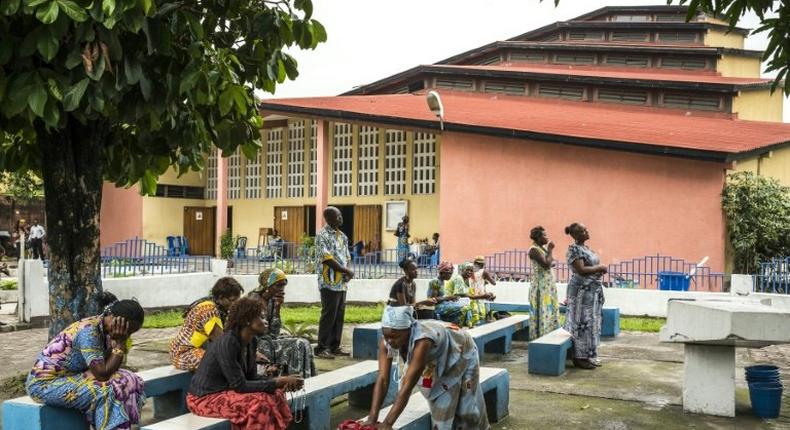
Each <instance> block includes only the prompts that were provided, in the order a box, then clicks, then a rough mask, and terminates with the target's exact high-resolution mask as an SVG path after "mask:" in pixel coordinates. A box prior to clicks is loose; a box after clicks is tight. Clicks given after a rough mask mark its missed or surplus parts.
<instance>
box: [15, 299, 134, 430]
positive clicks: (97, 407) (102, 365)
mask: <svg viewBox="0 0 790 430" xmlns="http://www.w3.org/2000/svg"><path fill="white" fill-rule="evenodd" d="M143 316H144V314H143V308H142V307H140V305H139V304H138V303H137V302H135V301H133V300H121V301H116V302H113V303H111V304H110V305H108V306H107V307H106V308H105V309H104V312H103V313H102V314H101V315H96V316H92V317H88V318H85V319H83V320H80V321H77V322H75V323H73V324H71V325H70V326H68V327H66V329H64V330H63V331H62V332H60V333H59V334H58V335H57V336H55V338H54V339H52V340H51V341H50V342H49V344H48V345H47V347H46V348H44V350H43V351H42V352H41V353H40V354H39V355H38V359H37V360H36V363H35V364H34V365H33V370H32V371H31V372H30V374H29V375H28V377H27V381H26V382H25V389H26V390H27V393H28V394H29V395H30V397H31V398H32V399H33V400H35V401H37V402H39V403H44V404H46V405H50V406H60V407H62V408H69V409H77V410H80V411H82V412H83V413H84V414H85V417H86V418H87V420H88V422H89V423H90V425H91V426H92V428H95V429H97V430H113V429H124V430H125V429H130V428H131V427H132V424H137V423H138V422H139V421H140V408H142V406H143V403H144V401H145V394H143V381H142V379H140V377H139V376H137V375H136V374H134V373H132V372H130V371H128V370H125V369H121V363H122V362H123V358H124V355H125V354H126V339H127V338H128V337H129V335H130V334H132V333H134V332H136V331H137V330H139V329H140V327H142V325H143Z"/></svg>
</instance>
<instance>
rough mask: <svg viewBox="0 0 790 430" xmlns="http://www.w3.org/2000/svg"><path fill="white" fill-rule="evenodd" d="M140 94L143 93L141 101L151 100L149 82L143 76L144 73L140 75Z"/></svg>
mask: <svg viewBox="0 0 790 430" xmlns="http://www.w3.org/2000/svg"><path fill="white" fill-rule="evenodd" d="M140 92H142V93H143V99H145V100H146V101H147V100H151V81H149V80H148V78H147V77H146V76H145V74H144V73H141V74H140Z"/></svg>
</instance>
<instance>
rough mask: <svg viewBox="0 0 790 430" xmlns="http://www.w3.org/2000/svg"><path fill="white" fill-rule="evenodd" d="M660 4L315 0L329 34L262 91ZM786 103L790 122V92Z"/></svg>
mask: <svg viewBox="0 0 790 430" xmlns="http://www.w3.org/2000/svg"><path fill="white" fill-rule="evenodd" d="M676 3H677V2H676ZM656 4H666V3H665V2H663V0H648V1H644V0H627V1H612V0H609V1H600V0H561V1H560V5H559V6H558V7H555V6H554V2H553V1H552V0H545V1H543V2H540V1H539V0H489V1H487V2H481V1H479V0H476V1H472V0H397V1H393V0H313V6H314V13H313V15H314V18H315V19H317V20H319V21H320V22H321V23H322V24H323V25H324V27H326V30H327V33H328V38H327V42H326V43H323V44H320V45H318V48H316V49H315V50H298V49H292V50H289V51H288V52H289V53H290V54H291V55H292V56H294V58H296V60H297V61H298V62H299V77H298V78H297V79H296V80H295V81H286V82H285V83H283V84H281V85H278V86H277V91H276V93H275V94H274V95H270V94H268V93H267V94H263V98H272V97H277V98H282V97H315V96H333V95H337V94H340V93H342V92H345V91H348V90H350V89H352V88H354V87H356V86H359V85H364V84H368V83H371V82H374V81H377V80H379V79H382V78H385V77H387V76H390V75H393V74H395V73H399V72H402V71H404V70H407V69H410V68H412V67H414V66H417V65H420V64H432V63H435V62H437V61H440V60H443V59H445V58H448V57H450V56H453V55H455V54H459V53H461V52H464V51H468V50H470V49H473V48H476V47H479V46H482V45H486V44H488V43H491V42H494V41H497V40H505V39H509V38H511V37H514V36H517V35H519V34H522V33H525V32H527V31H529V30H533V29H536V28H539V27H542V26H544V25H548V24H551V23H553V22H556V21H566V20H570V19H572V18H574V17H576V16H579V15H582V14H584V13H587V12H590V11H592V10H595V9H598V8H600V7H603V6H618V5H626V6H629V5H631V6H633V5H656ZM484 5H485V6H484ZM758 24H759V20H758V19H757V17H756V16H754V15H748V16H745V17H744V18H743V19H742V20H741V22H740V23H739V25H740V26H741V27H745V28H752V29H753V28H756V27H757V26H758ZM767 43H768V41H767V38H766V36H765V35H764V34H758V35H753V36H750V37H749V38H748V39H747V41H746V48H747V49H757V50H763V49H764V48H765V46H766V45H767ZM784 111H785V122H788V121H790V115H788V111H790V103H788V101H787V100H786V101H785V109H784Z"/></svg>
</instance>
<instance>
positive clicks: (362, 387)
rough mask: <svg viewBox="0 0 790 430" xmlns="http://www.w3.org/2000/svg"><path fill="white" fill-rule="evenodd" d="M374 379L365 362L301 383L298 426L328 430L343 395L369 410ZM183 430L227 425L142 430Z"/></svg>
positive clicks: (198, 422)
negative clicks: (301, 406) (332, 410)
mask: <svg viewBox="0 0 790 430" xmlns="http://www.w3.org/2000/svg"><path fill="white" fill-rule="evenodd" d="M377 376H378V362H377V361H374V360H368V361H363V362H361V363H356V364H352V365H350V366H346V367H342V368H340V369H337V370H333V371H331V372H326V373H322V374H320V375H317V376H314V377H312V378H308V379H305V384H304V388H305V393H304V396H305V402H304V421H303V423H302V425H301V426H302V427H304V428H309V429H310V430H329V429H330V426H329V422H330V418H331V416H330V404H331V401H332V399H333V398H335V397H339V396H342V395H344V394H348V401H349V403H350V404H351V405H353V406H358V407H370V401H371V399H372V397H373V386H374V385H375V383H376V377H377ZM396 390H397V384H394V383H391V384H390V385H389V392H388V393H387V398H386V399H385V404H387V405H388V404H391V403H392V401H393V399H394V398H395V394H396ZM294 403H296V404H299V403H301V402H294ZM291 406H292V407H293V406H296V405H291ZM187 429H190V430H196V429H200V430H225V429H230V422H229V421H227V420H223V419H216V418H202V417H198V416H196V415H193V414H185V415H182V416H179V417H176V418H172V419H169V420H166V421H162V422H159V423H156V424H151V425H148V426H144V427H143V428H142V430H187Z"/></svg>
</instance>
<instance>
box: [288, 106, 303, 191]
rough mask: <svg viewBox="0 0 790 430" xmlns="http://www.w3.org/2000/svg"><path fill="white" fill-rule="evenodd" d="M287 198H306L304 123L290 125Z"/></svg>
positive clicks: (298, 122)
mask: <svg viewBox="0 0 790 430" xmlns="http://www.w3.org/2000/svg"><path fill="white" fill-rule="evenodd" d="M287 176H288V182H287V184H286V191H287V197H304V121H297V122H291V123H289V124H288V175H287Z"/></svg>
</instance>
